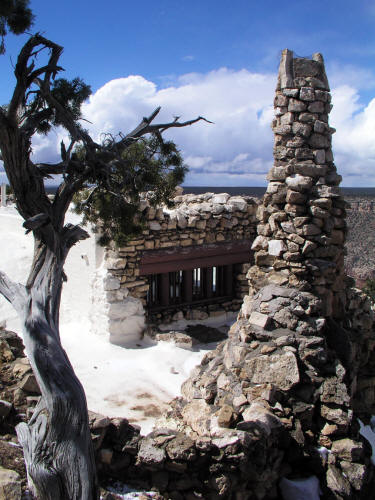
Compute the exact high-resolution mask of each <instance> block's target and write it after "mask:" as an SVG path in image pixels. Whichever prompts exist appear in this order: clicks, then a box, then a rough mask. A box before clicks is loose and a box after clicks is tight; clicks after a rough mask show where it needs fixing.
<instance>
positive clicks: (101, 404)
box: [0, 206, 213, 434]
mask: <svg viewBox="0 0 375 500" xmlns="http://www.w3.org/2000/svg"><path fill="white" fill-rule="evenodd" d="M79 220H80V218H79V216H77V215H76V214H73V213H72V212H68V214H67V222H71V223H74V224H76V223H78V222H79ZM22 222H23V220H22V218H21V217H20V216H19V215H18V213H17V211H16V210H15V208H14V207H9V206H8V207H0V270H1V271H4V272H6V273H7V274H8V275H9V276H10V278H11V279H13V280H15V281H18V282H21V283H25V281H26V279H27V275H28V271H29V267H30V264H31V260H32V254H33V237H32V234H29V235H25V231H24V229H23V228H22ZM96 259H97V252H96V250H95V244H94V239H93V238H89V239H87V240H85V241H83V242H81V243H79V244H77V245H76V246H74V247H73V248H72V250H71V252H70V254H69V256H68V259H67V262H66V265H65V272H66V274H67V276H68V282H67V283H66V284H65V285H64V290H63V296H62V301H61V316H60V318H61V322H60V330H61V332H60V333H61V341H62V344H63V346H64V348H65V349H66V351H67V353H68V356H69V358H70V361H71V363H72V365H73V367H74V370H75V372H76V374H77V376H78V377H79V379H80V380H81V382H82V384H83V386H84V388H85V391H86V396H87V401H88V407H89V409H90V410H92V411H95V412H98V413H102V414H104V415H107V416H109V417H115V416H117V417H125V418H128V419H129V421H131V422H133V423H137V424H139V425H141V427H142V433H143V434H146V433H148V432H149V431H150V430H151V428H152V426H153V423H154V421H155V418H156V417H158V416H159V415H160V411H163V410H165V409H166V408H167V407H168V402H169V401H170V400H171V399H172V398H173V397H175V396H177V395H180V387H181V384H182V382H183V381H184V380H185V379H186V378H187V377H188V375H189V373H190V371H191V369H192V368H193V367H194V366H195V365H197V364H198V363H199V362H200V360H201V358H202V357H203V355H204V354H205V352H206V351H207V349H208V348H212V347H213V346H212V345H211V346H197V347H196V348H195V350H193V351H189V350H185V349H181V348H178V347H176V346H174V345H172V344H170V343H167V342H159V344H157V345H151V344H150V343H147V342H146V341H140V342H139V344H137V346H135V347H134V348H132V349H130V348H126V349H125V348H123V347H118V346H115V345H112V344H110V343H109V341H108V338H109V334H107V332H102V334H101V335H95V334H93V333H91V332H90V308H91V293H90V290H91V286H90V284H91V281H92V279H93V273H94V270H95V266H96ZM3 320H6V326H7V328H8V329H10V330H13V331H16V332H17V333H20V334H21V333H22V332H21V324H20V322H19V320H18V318H17V315H16V313H15V311H14V310H13V309H12V307H11V306H10V305H9V304H8V303H7V302H6V300H5V299H4V298H3V297H1V296H0V324H1V322H2V321H3Z"/></svg>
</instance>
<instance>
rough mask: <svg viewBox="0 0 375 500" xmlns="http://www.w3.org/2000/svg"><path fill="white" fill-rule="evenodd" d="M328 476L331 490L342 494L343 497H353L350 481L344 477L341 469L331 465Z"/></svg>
mask: <svg viewBox="0 0 375 500" xmlns="http://www.w3.org/2000/svg"><path fill="white" fill-rule="evenodd" d="M326 477H327V486H328V488H329V489H330V490H332V491H334V492H335V493H337V494H339V495H341V497H344V498H351V488H350V483H349V481H348V480H347V479H346V478H345V477H344V475H343V473H342V472H341V471H340V469H338V468H337V467H335V466H334V465H329V466H328V471H327V476H326Z"/></svg>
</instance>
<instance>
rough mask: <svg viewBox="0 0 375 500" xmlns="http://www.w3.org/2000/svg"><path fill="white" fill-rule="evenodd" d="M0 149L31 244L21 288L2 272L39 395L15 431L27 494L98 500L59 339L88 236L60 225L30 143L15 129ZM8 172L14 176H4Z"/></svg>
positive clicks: (81, 405) (41, 498) (0, 283)
mask: <svg viewBox="0 0 375 500" xmlns="http://www.w3.org/2000/svg"><path fill="white" fill-rule="evenodd" d="M0 146H1V150H2V154H3V159H4V165H5V167H6V172H7V175H8V178H9V180H10V181H11V184H12V186H13V188H14V189H15V192H16V196H17V207H18V210H19V212H20V213H21V215H22V216H23V217H24V218H25V219H26V220H25V223H24V226H25V227H26V228H28V230H32V231H33V233H34V241H35V249H34V259H33V263H32V267H31V271H30V274H29V278H28V281H27V284H26V286H22V285H20V284H17V283H13V282H12V281H11V280H9V279H8V278H7V276H6V275H5V274H4V273H1V272H0V293H1V294H2V295H3V296H4V297H5V298H6V299H7V300H8V301H9V302H10V303H11V304H12V305H13V306H14V308H15V309H16V310H17V312H18V314H19V316H20V318H21V320H22V323H23V340H24V343H25V348H26V354H27V356H28V358H29V360H30V364H31V366H32V369H33V372H34V375H35V377H36V379H37V381H38V384H39V387H40V390H41V394H42V397H41V400H40V402H39V403H38V405H37V407H36V409H35V412H34V414H33V416H32V418H31V420H30V421H29V423H28V424H26V423H21V424H19V425H18V426H17V429H16V430H17V435H18V439H19V441H20V444H21V445H22V447H23V450H24V458H25V463H26V470H27V475H28V483H29V487H30V489H31V490H32V493H33V494H34V495H35V497H36V498H38V500H68V499H69V500H96V499H98V497H99V493H98V482H97V477H96V468H95V460H94V453H93V447H92V442H91V436H90V429H89V422H88V412H87V403H86V397H85V393H84V390H83V387H82V385H81V383H80V382H79V380H78V378H77V377H76V375H75V373H74V370H73V368H72V366H71V364H70V362H69V360H68V357H67V355H66V353H65V351H64V349H63V348H62V346H61V342H60V335H59V308H60V298H61V291H62V284H63V281H64V279H65V275H64V271H63V266H64V263H65V259H66V257H67V255H68V252H69V250H70V248H71V246H72V245H74V244H75V243H77V242H78V241H79V240H81V239H84V238H86V237H88V234H87V233H86V232H85V231H84V230H83V229H81V228H80V227H79V226H73V225H70V224H67V225H65V226H64V225H63V220H64V213H61V212H60V210H57V211H56V212H55V211H54V209H53V205H52V204H51V202H50V201H49V200H48V198H47V196H46V195H45V192H44V188H43V183H42V180H40V181H39V178H38V176H36V175H35V172H33V165H32V164H30V163H29V161H28V157H29V143H28V141H26V140H25V138H24V136H22V134H20V133H19V131H18V130H17V129H15V128H14V129H12V128H11V127H10V128H8V129H7V130H5V129H4V128H2V129H1V127H0ZM13 164H17V165H18V167H19V168H18V170H15V169H7V166H8V165H13ZM25 182H26V185H25ZM39 182H40V183H41V184H40V183H39ZM40 214H43V216H40Z"/></svg>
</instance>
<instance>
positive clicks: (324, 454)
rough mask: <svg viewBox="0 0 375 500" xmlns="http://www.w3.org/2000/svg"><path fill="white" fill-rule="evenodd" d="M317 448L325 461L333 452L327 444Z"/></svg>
mask: <svg viewBox="0 0 375 500" xmlns="http://www.w3.org/2000/svg"><path fill="white" fill-rule="evenodd" d="M316 450H317V452H318V453H319V455H320V456H321V457H323V459H324V461H327V460H328V455H329V454H330V453H331V450H329V449H328V448H326V447H325V446H321V447H320V448H317V449H316Z"/></svg>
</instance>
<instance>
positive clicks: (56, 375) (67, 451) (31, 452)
mask: <svg viewBox="0 0 375 500" xmlns="http://www.w3.org/2000/svg"><path fill="white" fill-rule="evenodd" d="M45 49H47V50H48V53H49V56H48V62H47V63H46V64H45V65H42V66H40V67H36V56H37V55H38V54H39V53H40V52H41V51H43V50H45ZM61 52H62V47H60V46H59V45H57V44H55V43H53V42H52V41H50V40H47V39H45V38H44V37H42V36H41V35H40V34H36V35H34V36H32V37H31V38H30V39H29V40H28V42H26V44H25V45H24V47H23V48H22V50H21V52H20V54H19V56H18V59H17V64H16V66H15V72H14V73H15V76H16V81H17V83H16V86H15V89H14V92H13V96H12V99H11V102H10V103H9V105H8V106H6V107H4V108H3V107H0V151H1V155H2V160H3V162H4V167H5V172H6V174H7V177H8V180H9V182H10V185H11V186H12V188H13V190H14V194H15V197H16V204H17V209H18V211H19V213H20V215H21V216H22V217H23V218H24V219H25V223H24V227H25V228H26V229H27V231H28V232H29V231H33V235H34V241H35V250H34V260H33V264H32V268H31V272H30V275H29V279H28V281H27V284H26V286H22V285H20V284H17V283H13V282H12V281H11V280H9V279H8V278H7V276H5V275H4V273H2V272H0V294H2V295H3V296H4V297H5V298H6V299H7V300H8V301H9V302H11V304H12V305H13V306H14V307H15V309H16V310H17V312H18V314H19V316H20V317H21V319H22V321H23V325H24V328H23V330H24V332H23V334H24V343H25V347H26V353H27V356H28V358H29V360H30V363H31V366H32V368H33V371H34V374H35V377H36V379H37V381H38V383H39V387H40V390H41V394H42V397H41V400H40V402H39V404H38V405H37V407H36V409H35V412H34V414H33V416H32V418H31V420H30V422H29V423H28V424H25V423H22V424H19V425H18V426H17V434H18V438H19V441H20V443H21V444H22V446H23V450H24V456H25V462H26V468H27V474H28V480H29V485H30V488H31V489H32V491H33V493H34V495H36V497H37V498H38V499H39V500H94V499H97V498H98V496H99V493H98V483H97V478H96V472H95V463H94V453H93V447H92V443H91V437H90V429H89V423H88V414H87V404H86V398H85V394H84V391H83V388H82V386H81V384H80V382H79V380H78V379H77V377H76V375H75V374H74V371H73V368H72V366H71V364H70V362H69V360H68V357H67V355H66V353H65V351H64V349H63V348H62V346H61V342H60V336H59V308H60V297H61V290H62V284H63V281H64V280H65V279H66V278H65V274H64V271H63V266H64V263H65V259H66V257H67V255H68V252H69V249H70V248H71V246H72V245H74V244H75V243H77V242H78V241H79V240H81V239H84V238H86V237H87V236H88V235H87V233H86V232H85V231H84V230H83V229H81V228H80V227H79V226H72V225H70V224H66V225H64V219H65V214H66V211H67V209H68V207H69V204H70V202H71V201H72V198H73V195H74V194H75V193H76V192H77V191H79V190H80V189H81V188H82V186H84V185H85V183H87V182H88V183H89V184H90V183H94V184H95V183H98V182H99V181H100V182H101V183H102V185H105V186H106V188H108V183H106V182H105V181H106V179H107V178H108V176H109V175H110V171H111V169H110V168H109V167H108V162H110V161H112V160H116V159H117V160H118V159H121V154H122V152H123V151H124V150H125V149H126V148H127V147H129V146H130V145H131V144H133V143H134V141H136V140H138V139H139V138H141V137H142V136H144V135H145V134H150V133H153V134H156V135H158V136H159V137H160V138H161V136H160V134H161V133H162V132H164V131H165V130H167V129H169V128H175V127H185V126H188V125H192V124H193V123H196V122H198V121H200V120H205V118H203V117H198V118H196V119H194V120H189V121H186V122H182V123H181V122H179V121H178V120H179V119H178V118H175V119H174V121H173V122H170V123H161V124H153V123H152V122H153V120H154V118H155V117H156V116H157V114H158V113H159V111H160V108H157V109H156V110H155V111H154V112H153V113H152V114H151V115H150V116H149V117H148V118H144V119H143V120H142V122H141V123H140V124H139V126H138V127H136V128H135V129H134V130H133V131H132V132H131V133H130V134H128V135H126V136H125V137H124V136H121V138H120V140H117V141H116V140H111V141H109V142H108V144H107V145H98V144H96V143H95V142H94V141H93V140H92V138H91V137H90V135H89V134H88V133H87V132H86V131H85V130H84V129H83V128H82V127H81V125H80V124H79V122H78V119H77V117H75V116H74V115H73V114H72V112H71V111H70V110H69V109H66V106H65V107H64V105H63V103H62V102H59V101H58V100H57V99H56V96H55V95H54V94H53V92H52V91H51V85H52V82H53V80H54V79H55V77H56V75H57V74H58V73H59V72H60V71H61V69H62V68H61V67H60V66H58V65H57V63H58V60H59V57H60V55H61ZM30 95H35V96H36V99H37V100H36V101H34V103H36V107H35V108H33V106H31V104H30V100H29V97H30ZM68 108H69V107H68ZM33 109H34V111H33ZM54 116H55V117H56V116H58V122H57V123H61V124H63V126H64V128H65V130H66V131H67V132H68V133H69V135H70V140H71V144H70V146H69V148H68V149H67V150H66V149H65V146H64V144H62V146H61V158H62V161H61V162H60V163H59V164H58V165H55V166H50V167H49V166H46V165H45V164H41V165H40V166H39V167H40V168H39V167H38V165H34V164H33V162H32V161H30V154H31V138H32V137H33V135H34V134H35V133H36V132H37V130H39V128H38V127H39V126H42V125H43V124H44V125H45V122H46V121H47V122H48V121H49V120H52V122H51V123H50V125H52V124H53V117H54ZM205 121H208V120H205ZM42 128H43V127H42ZM43 130H45V127H44V128H43ZM77 142H81V143H82V144H83V146H84V149H85V158H84V161H83V163H82V162H81V160H79V161H78V160H77V159H74V158H73V156H72V154H71V153H72V148H73V146H74V144H75V143H77ZM49 173H61V174H63V178H64V180H63V182H62V183H61V184H60V186H59V188H58V190H57V192H56V195H55V198H54V201H53V203H51V201H50V200H49V199H48V196H47V194H46V190H45V187H44V180H43V176H44V175H46V174H49ZM120 187H121V186H120Z"/></svg>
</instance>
